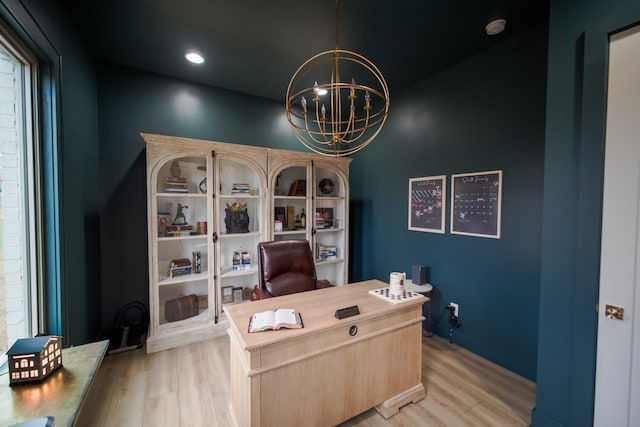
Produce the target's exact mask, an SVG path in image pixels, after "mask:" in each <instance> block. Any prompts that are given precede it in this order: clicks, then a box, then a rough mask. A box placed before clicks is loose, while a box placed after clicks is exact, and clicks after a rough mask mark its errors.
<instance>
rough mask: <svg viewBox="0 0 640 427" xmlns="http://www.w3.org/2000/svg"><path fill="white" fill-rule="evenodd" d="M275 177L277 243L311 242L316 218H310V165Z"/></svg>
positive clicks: (290, 167)
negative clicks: (289, 241)
mask: <svg viewBox="0 0 640 427" xmlns="http://www.w3.org/2000/svg"><path fill="white" fill-rule="evenodd" d="M273 176H274V180H275V182H272V184H271V185H272V188H274V194H273V212H272V224H271V226H272V227H273V237H274V238H273V240H304V239H307V240H309V241H311V237H310V236H311V230H312V229H313V220H312V218H313V217H312V215H310V214H309V207H310V203H309V201H310V199H311V195H312V191H313V189H312V188H311V187H312V186H310V185H309V184H311V181H310V179H309V178H310V173H309V166H308V163H302V164H300V165H288V166H286V167H284V168H282V169H280V170H277V171H275V173H274V175H273Z"/></svg>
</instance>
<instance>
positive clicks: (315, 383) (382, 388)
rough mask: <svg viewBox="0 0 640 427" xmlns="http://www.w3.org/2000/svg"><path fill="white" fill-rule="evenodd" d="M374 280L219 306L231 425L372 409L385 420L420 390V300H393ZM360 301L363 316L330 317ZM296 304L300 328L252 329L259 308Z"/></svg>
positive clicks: (339, 417) (319, 422)
mask: <svg viewBox="0 0 640 427" xmlns="http://www.w3.org/2000/svg"><path fill="white" fill-rule="evenodd" d="M385 286H388V284H387V283H384V282H381V281H378V280H369V281H365V282H359V283H354V284H350V285H344V286H337V287H333V288H327V289H318V290H315V291H310V292H303V293H298V294H292V295H286V296H282V297H278V298H269V299H265V300H260V301H255V302H251V303H246V304H238V305H232V306H228V307H225V312H226V314H227V316H228V318H229V325H230V327H229V329H228V333H229V337H230V348H231V368H230V369H231V372H230V376H231V402H230V407H229V419H230V422H231V424H232V425H234V426H240V427H244V426H263V427H268V426H294V425H304V426H313V425H315V426H328V425H337V424H339V423H341V422H342V421H345V420H348V419H349V418H352V417H353V416H355V415H357V414H359V413H361V412H364V411H366V410H368V409H370V408H372V407H374V406H375V407H376V409H377V410H378V412H380V413H381V414H382V415H383V416H384V417H385V418H388V417H390V416H392V415H393V414H395V413H397V412H398V410H399V408H400V407H401V406H404V405H405V404H407V403H410V402H414V403H415V402H418V401H420V400H422V399H423V398H424V396H425V388H424V386H423V384H422V343H421V337H422V333H421V329H422V328H421V326H422V321H423V320H424V317H423V316H422V304H423V303H424V302H426V301H427V300H428V299H427V298H426V297H423V296H420V297H418V298H416V299H413V300H409V301H406V302H401V303H399V304H393V303H391V302H388V301H386V300H383V299H381V298H378V297H376V296H373V295H370V294H369V292H368V291H369V290H372V289H378V288H382V287H385ZM351 305H357V306H358V307H359V310H360V314H359V315H357V316H353V317H348V318H346V319H341V320H339V319H337V318H335V317H334V313H335V311H336V309H339V308H344V307H348V306H351ZM277 308H294V309H296V310H298V311H299V312H300V314H301V316H302V321H303V323H304V328H302V329H280V330H278V331H267V332H258V333H251V334H250V333H248V332H247V327H248V323H249V318H250V317H251V315H253V314H254V313H256V312H261V311H266V310H274V309H277Z"/></svg>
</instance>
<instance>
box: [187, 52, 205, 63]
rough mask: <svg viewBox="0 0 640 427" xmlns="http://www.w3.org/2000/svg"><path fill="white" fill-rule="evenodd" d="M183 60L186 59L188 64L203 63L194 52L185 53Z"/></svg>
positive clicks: (201, 58)
mask: <svg viewBox="0 0 640 427" xmlns="http://www.w3.org/2000/svg"><path fill="white" fill-rule="evenodd" d="M185 58H187V59H188V60H189V61H190V62H193V63H194V64H202V63H203V62H204V58H203V57H202V56H201V55H200V54H197V53H195V52H189V53H187V54H186V55H185Z"/></svg>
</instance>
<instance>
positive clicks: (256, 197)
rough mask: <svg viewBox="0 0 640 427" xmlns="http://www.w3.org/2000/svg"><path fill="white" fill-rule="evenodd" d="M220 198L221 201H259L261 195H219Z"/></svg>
mask: <svg viewBox="0 0 640 427" xmlns="http://www.w3.org/2000/svg"><path fill="white" fill-rule="evenodd" d="M218 197H220V198H221V199H259V198H260V197H261V196H260V195H259V194H246V193H236V194H219V195H218Z"/></svg>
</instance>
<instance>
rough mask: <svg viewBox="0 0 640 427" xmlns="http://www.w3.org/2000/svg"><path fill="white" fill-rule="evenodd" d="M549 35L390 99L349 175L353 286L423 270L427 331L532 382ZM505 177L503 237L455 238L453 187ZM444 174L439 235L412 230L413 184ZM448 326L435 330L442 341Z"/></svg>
mask: <svg viewBox="0 0 640 427" xmlns="http://www.w3.org/2000/svg"><path fill="white" fill-rule="evenodd" d="M546 48H547V27H546V25H540V26H538V27H535V28H533V29H531V30H529V31H527V32H526V33H524V34H521V35H518V36H517V37H514V38H512V39H509V40H507V41H505V42H503V43H501V44H499V45H497V46H496V47H494V48H491V49H489V50H487V51H485V52H482V53H481V54H479V55H477V56H474V57H472V58H469V59H467V60H465V61H463V62H461V63H459V64H457V65H455V66H453V67H451V68H449V69H447V70H444V71H442V72H441V73H439V74H437V75H435V76H433V77H430V78H429V79H427V80H424V81H422V82H420V83H418V84H416V85H414V86H413V87H410V88H408V89H407V90H405V91H403V92H401V93H397V94H392V100H391V112H390V114H389V119H388V121H387V124H386V127H385V128H384V129H383V131H382V132H381V134H380V136H379V137H378V138H377V139H376V140H375V141H373V142H372V143H371V145H370V146H369V147H367V148H366V149H364V150H362V151H361V152H359V153H357V154H356V156H355V157H356V158H355V160H354V161H353V162H352V168H351V195H352V205H353V211H354V212H353V215H352V218H351V226H352V228H353V236H352V240H351V242H352V246H353V248H352V258H351V259H352V267H353V278H354V279H356V280H358V279H366V278H371V277H375V278H378V279H381V280H387V281H388V279H389V272H391V271H398V270H399V271H406V272H408V273H409V275H410V274H411V266H412V265H414V264H425V265H427V266H428V267H429V269H430V281H431V283H432V284H433V285H434V286H435V289H436V292H435V294H434V297H433V300H432V304H431V307H432V317H433V318H434V320H437V318H438V317H439V316H440V315H441V314H442V313H443V312H444V307H445V306H446V305H447V304H448V303H449V302H450V301H453V302H456V303H458V304H459V309H460V322H461V323H462V326H461V327H460V328H459V329H457V330H455V331H454V333H453V340H454V342H456V343H458V344H460V345H462V346H464V347H466V348H468V349H470V350H472V351H473V352H475V353H477V354H480V355H482V356H484V357H486V358H488V359H490V360H493V361H495V362H496V363H499V364H500V365H503V366H505V367H507V368H509V369H511V370H513V371H515V372H517V373H519V374H521V375H523V376H525V377H527V378H530V379H533V380H535V376H536V363H537V362H536V354H537V336H538V325H537V322H538V286H539V279H540V277H539V266H540V245H541V241H540V234H541V230H542V221H541V213H542V188H543V180H542V177H543V157H544V123H545V116H544V108H545V87H546ZM496 169H502V170H503V206H502V218H503V220H502V237H501V239H499V240H497V239H488V238H480V237H470V236H460V235H452V234H450V233H449V228H448V227H449V223H450V218H449V215H450V194H451V192H450V190H451V188H450V176H451V174H456V173H466V172H482V171H490V170H496ZM431 175H447V181H448V182H447V200H446V202H447V211H446V214H447V219H446V225H447V228H446V233H445V234H433V233H423V232H417V231H408V229H407V226H408V219H407V204H408V201H407V195H408V180H409V178H414V177H424V176H431ZM448 330H449V324H448V319H447V316H446V315H445V316H444V317H443V318H442V319H441V320H440V321H439V322H438V325H437V327H436V332H437V334H438V335H441V336H447V334H448Z"/></svg>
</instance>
